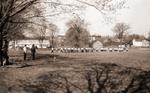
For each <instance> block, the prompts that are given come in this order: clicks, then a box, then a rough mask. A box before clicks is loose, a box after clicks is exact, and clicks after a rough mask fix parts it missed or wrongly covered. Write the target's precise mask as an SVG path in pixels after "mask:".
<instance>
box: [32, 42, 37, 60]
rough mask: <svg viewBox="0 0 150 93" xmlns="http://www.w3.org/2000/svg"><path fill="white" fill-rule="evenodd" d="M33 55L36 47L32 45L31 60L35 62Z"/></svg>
mask: <svg viewBox="0 0 150 93" xmlns="http://www.w3.org/2000/svg"><path fill="white" fill-rule="evenodd" d="M35 53H36V47H35V46H34V44H33V45H32V47H31V57H32V60H35Z"/></svg>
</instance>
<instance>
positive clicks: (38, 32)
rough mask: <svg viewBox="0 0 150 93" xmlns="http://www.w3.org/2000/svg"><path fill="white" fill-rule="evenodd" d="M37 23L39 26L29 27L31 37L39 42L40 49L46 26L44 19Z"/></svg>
mask: <svg viewBox="0 0 150 93" xmlns="http://www.w3.org/2000/svg"><path fill="white" fill-rule="evenodd" d="M37 21H39V22H40V23H39V25H35V24H32V26H31V28H30V29H31V33H32V34H33V36H34V37H35V38H36V39H38V40H39V43H40V47H41V48H42V47H43V41H44V40H45V39H46V29H47V24H46V19H45V18H43V17H42V18H40V19H38V20H37Z"/></svg>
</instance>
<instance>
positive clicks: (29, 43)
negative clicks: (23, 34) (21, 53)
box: [9, 40, 50, 48]
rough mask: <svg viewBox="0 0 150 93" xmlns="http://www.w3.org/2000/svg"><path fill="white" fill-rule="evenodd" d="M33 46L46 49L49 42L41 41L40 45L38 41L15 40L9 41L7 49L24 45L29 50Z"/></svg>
mask: <svg viewBox="0 0 150 93" xmlns="http://www.w3.org/2000/svg"><path fill="white" fill-rule="evenodd" d="M33 44H34V45H35V46H36V47H37V48H47V47H49V46H50V42H49V40H43V42H42V43H41V42H40V41H39V40H15V41H10V43H9V47H10V48H12V47H23V46H24V45H26V46H27V47H29V48H31V47H32V45H33Z"/></svg>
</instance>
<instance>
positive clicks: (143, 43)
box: [132, 39, 150, 47]
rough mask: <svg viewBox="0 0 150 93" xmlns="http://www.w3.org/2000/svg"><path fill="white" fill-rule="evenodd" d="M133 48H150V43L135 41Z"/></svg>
mask: <svg viewBox="0 0 150 93" xmlns="http://www.w3.org/2000/svg"><path fill="white" fill-rule="evenodd" d="M132 42H133V46H134V47H150V42H149V41H147V40H135V39H133V41H132Z"/></svg>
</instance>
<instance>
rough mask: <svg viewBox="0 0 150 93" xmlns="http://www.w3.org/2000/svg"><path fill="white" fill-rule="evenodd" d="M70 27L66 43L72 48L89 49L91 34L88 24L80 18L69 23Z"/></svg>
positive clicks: (66, 35)
mask: <svg viewBox="0 0 150 93" xmlns="http://www.w3.org/2000/svg"><path fill="white" fill-rule="evenodd" d="M67 26H68V27H69V29H68V31H67V32H66V34H65V37H66V42H67V44H68V45H69V46H71V47H77V48H79V47H87V46H89V35H90V34H89V32H88V31H87V28H86V23H85V21H84V20H81V19H80V18H77V19H74V20H71V21H70V22H68V23H67Z"/></svg>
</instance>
